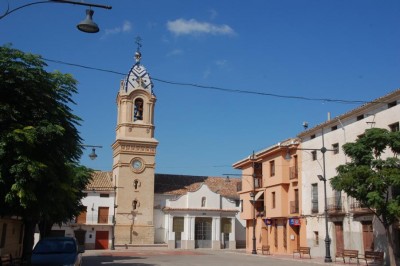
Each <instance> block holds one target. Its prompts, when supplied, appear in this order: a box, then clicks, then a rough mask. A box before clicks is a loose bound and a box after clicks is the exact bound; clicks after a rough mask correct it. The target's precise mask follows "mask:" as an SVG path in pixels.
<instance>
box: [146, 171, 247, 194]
mask: <svg viewBox="0 0 400 266" xmlns="http://www.w3.org/2000/svg"><path fill="white" fill-rule="evenodd" d="M240 181H241V180H240V179H239V178H226V177H211V176H189V175H169V174H156V175H155V184H154V192H155V193H156V194H171V195H183V194H186V193H187V192H193V191H196V190H198V189H199V188H200V186H201V184H203V183H204V184H206V185H207V186H208V187H209V188H210V189H211V191H213V192H215V193H218V194H220V195H222V196H224V197H227V198H231V199H239V194H238V193H237V183H239V182H240Z"/></svg>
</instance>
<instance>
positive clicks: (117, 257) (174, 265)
mask: <svg viewBox="0 0 400 266" xmlns="http://www.w3.org/2000/svg"><path fill="white" fill-rule="evenodd" d="M83 264H84V266H99V265H115V266H122V265H123V266H126V265H135V266H156V265H157V266H158V265H163V266H169V265H171V266H187V265H193V266H200V265H201V266H221V265H222V266H243V265H272V266H293V264H296V265H298V266H301V265H316V264H320V265H330V264H326V263H323V259H322V258H313V259H311V260H310V259H304V258H303V259H293V258H292V257H291V256H274V255H273V256H268V255H265V256H263V255H252V254H246V253H244V252H238V251H227V250H221V251H212V250H168V249H165V250H163V249H160V250H115V251H93V250H88V251H86V252H85V253H84V257H83ZM332 265H334V264H332ZM335 265H338V264H335Z"/></svg>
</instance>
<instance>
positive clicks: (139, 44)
mask: <svg viewBox="0 0 400 266" xmlns="http://www.w3.org/2000/svg"><path fill="white" fill-rule="evenodd" d="M135 43H136V44H137V49H136V51H137V52H140V48H141V47H142V38H140V36H137V37H136V41H135Z"/></svg>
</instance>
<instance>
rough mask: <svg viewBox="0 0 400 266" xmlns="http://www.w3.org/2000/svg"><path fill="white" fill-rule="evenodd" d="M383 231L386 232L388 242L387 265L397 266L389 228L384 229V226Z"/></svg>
mask: <svg viewBox="0 0 400 266" xmlns="http://www.w3.org/2000/svg"><path fill="white" fill-rule="evenodd" d="M385 231H386V237H387V240H388V256H389V265H391V266H397V264H396V256H395V254H394V250H393V247H394V243H393V238H392V234H391V232H390V226H388V227H386V226H385Z"/></svg>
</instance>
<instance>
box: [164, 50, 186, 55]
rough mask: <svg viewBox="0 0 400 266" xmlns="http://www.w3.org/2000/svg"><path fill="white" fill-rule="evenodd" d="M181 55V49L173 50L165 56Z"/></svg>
mask: <svg viewBox="0 0 400 266" xmlns="http://www.w3.org/2000/svg"><path fill="white" fill-rule="evenodd" d="M181 54H183V51H182V50H181V49H175V50H172V51H171V52H169V53H168V54H167V56H177V55H181Z"/></svg>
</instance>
